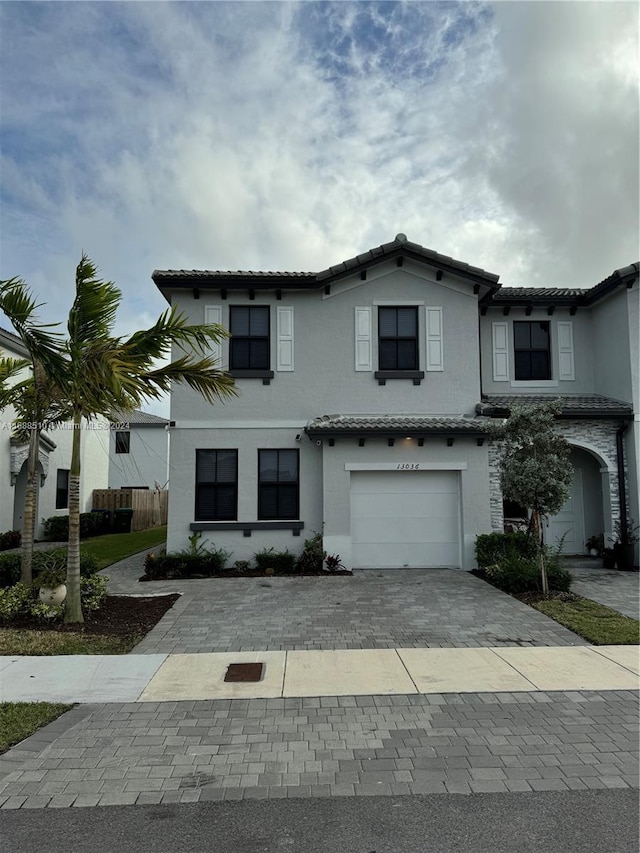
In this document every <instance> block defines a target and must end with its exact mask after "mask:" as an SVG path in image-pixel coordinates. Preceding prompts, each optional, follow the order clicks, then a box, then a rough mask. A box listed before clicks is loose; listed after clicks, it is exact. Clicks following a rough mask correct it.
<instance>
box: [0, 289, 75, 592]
mask: <svg viewBox="0 0 640 853" xmlns="http://www.w3.org/2000/svg"><path fill="white" fill-rule="evenodd" d="M39 307H40V306H39V305H37V304H36V302H35V301H34V299H33V298H32V297H31V295H30V293H29V289H28V287H27V285H26V284H25V282H24V281H22V280H21V279H18V278H12V279H7V280H5V281H0V310H2V311H3V312H4V313H5V314H6V316H7V317H8V318H9V320H10V321H11V323H12V324H13V326H14V328H15V330H16V332H17V333H18V337H19V338H20V340H21V342H22V345H23V346H24V347H25V349H26V350H27V352H28V353H29V358H28V359H21V360H16V359H3V362H4V367H3V369H0V387H2V386H3V385H5V391H4V394H2V395H0V403H2V400H3V398H4V399H5V400H6V402H4V403H2V405H7V404H9V403H11V404H12V405H13V406H14V407H15V408H16V410H17V413H18V423H19V424H26V423H28V424H29V426H28V427H18V429H17V430H16V432H15V434H16V435H17V436H18V437H22V439H23V440H24V442H25V443H27V442H28V444H29V456H28V460H27V488H26V494H25V511H24V522H23V530H22V540H21V542H22V553H21V567H20V574H21V580H22V582H23V583H31V577H32V572H31V564H32V558H33V540H34V535H35V521H36V519H35V507H36V494H37V490H38V480H37V465H38V451H39V449H40V436H41V434H42V430H43V428H46V427H47V426H51V425H53V424H54V423H59V422H60V421H61V420H64V416H63V415H61V413H60V407H59V405H58V402H57V396H56V394H55V392H54V386H55V384H56V382H59V381H60V378H61V377H62V375H63V374H64V366H65V362H64V358H63V356H62V342H61V340H60V338H59V336H57V335H56V334H55V333H53V334H52V333H50V332H47V331H46V329H48V328H52V326H51V325H48V326H43V325H41V324H40V323H39V322H38V319H37V315H36V311H37V309H38V308H39ZM28 365H31V368H32V376H31V377H29V378H28V379H25V380H23V381H22V382H18V383H17V384H15V385H13V386H11V387H10V388H8V387H6V383H7V382H8V380H9V379H10V378H11V377H13V376H15V375H16V374H17V371H18V370H21V369H22V368H24V367H26V366H28ZM54 401H55V402H54ZM2 405H0V408H2Z"/></svg>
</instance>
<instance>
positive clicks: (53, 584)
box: [34, 567, 67, 604]
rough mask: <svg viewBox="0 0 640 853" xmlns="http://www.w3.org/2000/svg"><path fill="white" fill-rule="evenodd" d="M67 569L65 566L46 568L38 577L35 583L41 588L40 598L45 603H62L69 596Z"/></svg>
mask: <svg viewBox="0 0 640 853" xmlns="http://www.w3.org/2000/svg"><path fill="white" fill-rule="evenodd" d="M65 581H66V571H65V569H63V568H60V567H58V568H45V569H43V570H42V571H41V572H40V573H39V574H38V576H37V577H36V579H35V580H34V584H35V585H36V586H37V587H38V589H39V590H40V591H39V593H38V598H39V599H40V601H42V602H43V603H44V604H62V602H63V601H64V600H65V598H66V597H67V586H66V584H65Z"/></svg>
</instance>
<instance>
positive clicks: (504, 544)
mask: <svg viewBox="0 0 640 853" xmlns="http://www.w3.org/2000/svg"><path fill="white" fill-rule="evenodd" d="M535 555H536V542H535V540H534V539H533V537H529V536H527V534H526V533H483V534H482V535H481V536H476V560H477V561H478V566H479V567H480V568H481V569H484V568H486V567H487V566H493V565H495V564H496V563H500V562H501V561H502V560H503V559H505V558H510V557H528V558H533V557H535Z"/></svg>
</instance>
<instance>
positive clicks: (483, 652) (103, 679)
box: [0, 646, 640, 703]
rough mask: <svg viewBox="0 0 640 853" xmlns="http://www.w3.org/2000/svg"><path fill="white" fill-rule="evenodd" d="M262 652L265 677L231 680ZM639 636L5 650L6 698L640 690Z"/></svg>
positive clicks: (1, 683)
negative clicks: (552, 643)
mask: <svg viewBox="0 0 640 853" xmlns="http://www.w3.org/2000/svg"><path fill="white" fill-rule="evenodd" d="M246 662H261V663H263V664H264V670H263V677H262V679H261V680H260V681H258V682H253V683H252V682H240V683H237V682H236V683H228V682H225V681H224V677H225V674H226V671H227V667H228V666H229V664H232V663H246ZM639 671H640V668H639V656H638V647H637V646H578V647H573V648H572V647H566V646H563V647H558V648H552V647H540V648H531V647H523V648H520V647H504V646H500V647H495V648H475V649H472V648H468V649H414V648H409V649H402V648H399V649H348V650H340V651H331V650H322V651H253V652H222V653H211V654H206V653H203V654H184V655H182V654H176V655H162V654H156V655H150V654H146V655H136V654H130V655H104V656H101V655H76V656H70V655H69V656H59V657H6V658H3V659H0V699H2V701H50V702H80V703H96V702H175V701H184V700H203V699H266V698H280V697H307V696H317V697H322V696H347V695H349V696H354V695H355V696H358V695H378V696H387V695H410V694H436V693H439V694H440V693H489V692H490V693H499V692H530V691H539V690H542V691H548V690H635V689H637V688H638V686H639V678H638V673H639Z"/></svg>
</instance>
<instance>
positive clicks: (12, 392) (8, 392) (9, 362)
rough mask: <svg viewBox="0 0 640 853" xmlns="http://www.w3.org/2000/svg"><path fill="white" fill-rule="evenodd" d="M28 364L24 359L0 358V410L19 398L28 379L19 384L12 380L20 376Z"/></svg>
mask: <svg viewBox="0 0 640 853" xmlns="http://www.w3.org/2000/svg"><path fill="white" fill-rule="evenodd" d="M29 364H30V362H29V361H27V359H24V358H0V409H4V407H5V406H10V405H11V404H12V403H14V402H15V400H16V399H17V398H18V397H19V395H20V393H21V390H22V388H23V387H24V385H25V383H26V382H27V381H28V379H24V380H23V381H21V382H12V380H13V379H16V378H17V377H18V376H19V375H20V371H21V370H24V368H25V367H29ZM9 383H11V384H9Z"/></svg>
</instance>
